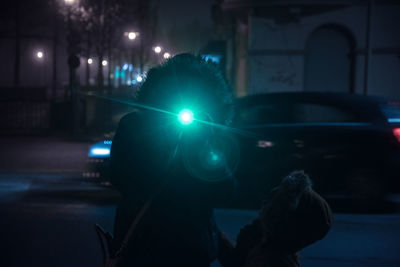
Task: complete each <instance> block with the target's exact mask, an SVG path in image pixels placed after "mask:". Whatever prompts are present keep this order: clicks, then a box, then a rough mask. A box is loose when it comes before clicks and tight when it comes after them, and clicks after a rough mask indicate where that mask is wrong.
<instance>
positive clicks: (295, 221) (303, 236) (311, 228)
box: [219, 171, 333, 267]
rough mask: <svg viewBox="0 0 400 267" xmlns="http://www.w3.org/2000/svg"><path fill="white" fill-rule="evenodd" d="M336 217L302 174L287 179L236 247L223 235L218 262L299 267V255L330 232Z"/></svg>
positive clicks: (247, 266) (252, 266)
mask: <svg viewBox="0 0 400 267" xmlns="http://www.w3.org/2000/svg"><path fill="white" fill-rule="evenodd" d="M332 223H333V214H332V211H331V209H330V207H329V205H328V204H327V202H326V201H325V200H324V199H323V198H322V197H321V196H320V195H319V194H317V193H316V192H315V191H314V190H312V187H311V180H310V178H309V177H308V176H307V175H306V174H305V173H304V172H302V171H296V172H293V173H292V174H290V175H289V176H287V177H285V178H284V179H283V181H282V182H281V184H280V185H279V186H278V187H277V188H275V189H274V190H273V191H272V192H271V194H270V195H269V197H268V199H267V200H266V201H265V204H264V205H263V207H262V209H261V212H260V215H259V217H258V218H257V219H256V220H254V221H253V222H252V224H250V225H246V226H245V227H244V228H243V229H242V230H241V231H240V233H239V235H238V237H237V245H236V246H234V244H233V242H231V241H230V240H229V239H228V238H226V236H225V235H223V234H221V240H220V241H221V242H220V244H221V250H220V255H219V260H220V262H221V264H222V265H223V266H224V267H231V266H235V267H239V266H240V267H242V266H245V267H281V266H282V267H295V266H300V261H299V258H298V252H299V251H301V250H302V249H303V248H305V247H307V246H309V245H311V244H313V243H314V242H316V241H318V240H321V239H322V238H324V237H325V235H326V234H327V233H328V232H329V230H330V228H331V226H332Z"/></svg>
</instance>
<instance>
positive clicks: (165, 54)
mask: <svg viewBox="0 0 400 267" xmlns="http://www.w3.org/2000/svg"><path fill="white" fill-rule="evenodd" d="M163 56H164V58H165V59H168V58H170V57H171V54H170V53H168V52H165V53H164V55H163Z"/></svg>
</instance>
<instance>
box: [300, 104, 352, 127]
mask: <svg viewBox="0 0 400 267" xmlns="http://www.w3.org/2000/svg"><path fill="white" fill-rule="evenodd" d="M293 112H294V117H295V122H296V123H308V122H311V123H312V122H355V121H358V120H359V119H358V118H357V116H356V114H354V113H353V112H351V111H349V110H346V109H344V108H341V107H336V106H327V105H320V104H315V103H300V104H296V105H295V106H294V107H293Z"/></svg>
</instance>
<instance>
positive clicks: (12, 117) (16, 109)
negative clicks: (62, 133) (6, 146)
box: [0, 88, 51, 135]
mask: <svg viewBox="0 0 400 267" xmlns="http://www.w3.org/2000/svg"><path fill="white" fill-rule="evenodd" d="M50 108H51V105H50V102H49V101H48V100H46V89H45V88H1V89H0V114H1V116H0V134H2V135H17V134H18V135H29V134H42V133H45V132H47V131H48V130H49V128H50Z"/></svg>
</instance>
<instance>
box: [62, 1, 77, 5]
mask: <svg viewBox="0 0 400 267" xmlns="http://www.w3.org/2000/svg"><path fill="white" fill-rule="evenodd" d="M64 2H65V3H66V4H67V5H72V4H73V3H75V0H64Z"/></svg>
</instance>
